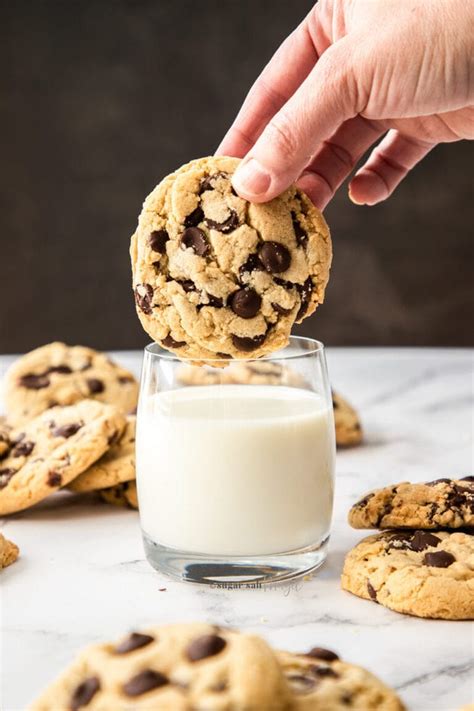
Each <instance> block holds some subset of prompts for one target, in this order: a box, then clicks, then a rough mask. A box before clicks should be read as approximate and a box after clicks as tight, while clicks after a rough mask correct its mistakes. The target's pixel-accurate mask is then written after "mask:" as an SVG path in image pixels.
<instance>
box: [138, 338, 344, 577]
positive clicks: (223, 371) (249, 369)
mask: <svg viewBox="0 0 474 711" xmlns="http://www.w3.org/2000/svg"><path fill="white" fill-rule="evenodd" d="M334 462H335V436H334V419H333V410H332V399H331V392H330V386H329V380H328V375H327V368H326V359H325V355H324V347H323V345H322V343H319V342H318V341H314V340H311V339H309V338H297V337H292V338H291V339H290V344H289V345H288V347H287V348H285V349H283V350H282V351H278V352H277V353H274V354H272V356H271V357H266V358H263V359H259V360H230V361H226V360H223V359H220V360H215V361H206V363H205V364H204V365H202V364H196V363H195V362H193V361H182V360H179V359H177V358H176V357H175V356H174V355H172V354H170V353H169V352H168V351H165V350H163V349H162V348H161V347H160V346H158V345H157V344H151V345H149V346H148V347H147V348H146V349H145V357H144V362H143V370H142V379H141V391H140V401H139V406H138V413H137V437H136V463H137V488H138V500H139V509H140V520H141V526H142V531H143V539H144V545H145V552H146V556H147V558H148V561H149V562H150V563H151V565H152V566H153V567H155V568H156V569H158V570H160V571H162V572H164V573H167V574H169V575H171V576H173V577H177V578H179V579H182V580H188V581H191V582H198V583H212V584H215V585H218V584H222V585H225V586H229V585H231V584H246V585H249V584H254V583H261V582H272V581H273V582H276V581H280V580H288V579H291V578H294V577H296V576H298V575H304V574H307V573H310V572H311V571H314V570H315V569H316V568H318V567H319V566H320V565H321V564H322V563H323V561H324V559H325V557H326V553H327V545H328V539H329V531H330V525H331V514H332V504H333V491H334Z"/></svg>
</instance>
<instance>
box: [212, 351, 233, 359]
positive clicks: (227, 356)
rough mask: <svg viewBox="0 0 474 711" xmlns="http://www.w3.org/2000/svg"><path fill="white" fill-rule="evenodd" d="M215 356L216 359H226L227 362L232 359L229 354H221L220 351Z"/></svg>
mask: <svg viewBox="0 0 474 711" xmlns="http://www.w3.org/2000/svg"><path fill="white" fill-rule="evenodd" d="M216 356H217V357H218V358H226V360H229V359H230V358H232V356H231V355H230V354H229V353H221V352H220V351H218V352H217V353H216Z"/></svg>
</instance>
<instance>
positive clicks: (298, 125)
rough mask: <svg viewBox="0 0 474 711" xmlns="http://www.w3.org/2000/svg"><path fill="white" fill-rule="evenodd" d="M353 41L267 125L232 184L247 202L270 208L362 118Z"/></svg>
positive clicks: (319, 66) (325, 59)
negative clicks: (326, 144) (342, 129)
mask: <svg viewBox="0 0 474 711" xmlns="http://www.w3.org/2000/svg"><path fill="white" fill-rule="evenodd" d="M350 46H351V44H350V43H349V40H348V38H347V37H345V38H343V39H341V40H339V41H338V42H336V43H335V44H334V45H332V46H331V47H330V48H329V49H328V50H326V52H324V54H323V55H322V56H321V58H320V59H319V60H318V61H317V63H316V65H315V66H314V68H313V70H312V71H311V73H310V74H309V76H308V77H307V78H306V79H305V81H304V82H303V83H302V84H301V86H300V87H299V88H298V90H297V91H296V92H295V93H294V94H293V96H292V97H291V98H290V99H289V100H288V101H287V103H286V104H285V105H284V106H283V108H282V109H281V110H280V111H279V112H278V113H277V114H275V116H274V117H273V118H272V119H271V121H270V122H269V123H268V124H267V126H266V128H265V129H264V131H263V133H262V134H261V136H260V138H259V139H258V140H257V142H256V143H255V145H254V146H253V147H252V149H251V150H250V151H249V153H248V154H247V155H246V156H245V158H244V159H243V160H242V162H241V164H240V165H239V167H238V169H237V170H236V172H235V174H234V177H233V180H232V183H233V186H234V188H235V190H236V191H237V192H238V193H239V195H241V197H243V198H245V199H247V200H250V201H251V202H267V201H268V200H271V199H272V198H274V197H276V196H277V195H280V193H282V192H283V191H284V190H286V188H288V187H289V185H291V183H293V182H294V181H295V180H297V179H298V178H299V176H300V175H301V173H302V172H303V170H304V168H305V166H307V165H308V163H309V162H310V160H311V157H312V156H313V155H314V153H315V152H316V149H317V147H318V146H319V145H320V144H321V143H322V142H323V141H324V140H326V139H327V138H329V137H330V136H331V135H332V134H333V133H335V131H336V130H337V129H338V128H339V126H340V125H341V124H342V123H343V122H344V121H346V120H347V119H349V118H351V117H352V116H355V115H356V114H357V113H358V92H357V88H356V81H355V77H354V75H353V71H352V62H351V55H352V52H351V50H350Z"/></svg>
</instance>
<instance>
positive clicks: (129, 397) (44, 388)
mask: <svg viewBox="0 0 474 711" xmlns="http://www.w3.org/2000/svg"><path fill="white" fill-rule="evenodd" d="M3 389H4V400H5V407H6V412H7V419H8V423H9V424H12V425H14V426H19V425H21V424H23V423H24V422H27V421H28V420H30V419H32V418H33V417H36V416H37V415H39V414H41V413H42V412H44V410H47V409H49V408H50V407H54V406H55V405H72V404H74V403H75V402H78V401H80V400H84V399H92V400H97V401H99V402H104V403H109V404H112V405H115V406H116V407H117V408H119V409H121V410H123V412H125V413H128V412H131V411H132V410H133V409H134V408H135V407H136V405H137V399H138V383H137V380H136V378H135V377H134V376H133V374H132V373H130V372H129V371H128V370H126V369H125V368H122V367H121V366H119V365H117V364H116V363H114V361H113V360H111V359H110V358H109V356H107V355H106V354H105V353H99V352H98V351H95V350H93V349H92V348H87V347H85V346H68V345H66V344H65V343H60V342H55V343H48V344H47V345H45V346H41V347H39V348H36V349H35V350H33V351H30V352H29V353H26V354H25V355H23V356H21V357H20V358H18V359H17V360H16V361H15V362H14V363H13V365H11V366H10V368H9V369H8V370H7V372H6V374H5V380H4V385H3Z"/></svg>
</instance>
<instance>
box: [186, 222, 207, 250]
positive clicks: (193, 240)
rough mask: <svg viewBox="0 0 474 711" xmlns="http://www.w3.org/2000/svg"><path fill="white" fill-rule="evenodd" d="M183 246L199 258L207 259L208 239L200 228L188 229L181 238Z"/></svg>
mask: <svg viewBox="0 0 474 711" xmlns="http://www.w3.org/2000/svg"><path fill="white" fill-rule="evenodd" d="M181 244H182V245H183V246H184V247H185V249H192V250H193V252H194V253H195V254H197V255H198V256H199V257H205V256H206V254H207V253H208V252H209V242H208V241H207V237H206V235H205V234H204V232H203V231H202V230H200V229H199V227H188V229H187V230H184V232H183V234H182V237H181Z"/></svg>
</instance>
